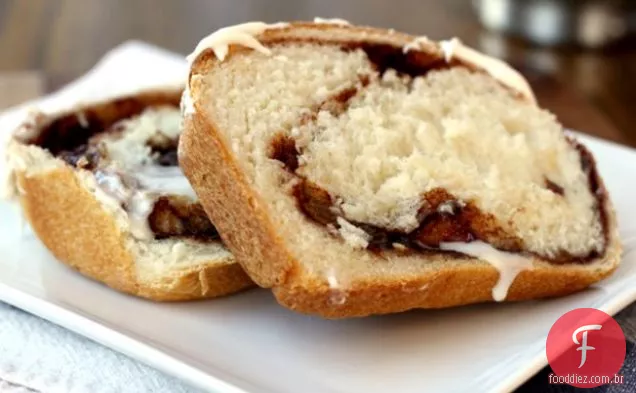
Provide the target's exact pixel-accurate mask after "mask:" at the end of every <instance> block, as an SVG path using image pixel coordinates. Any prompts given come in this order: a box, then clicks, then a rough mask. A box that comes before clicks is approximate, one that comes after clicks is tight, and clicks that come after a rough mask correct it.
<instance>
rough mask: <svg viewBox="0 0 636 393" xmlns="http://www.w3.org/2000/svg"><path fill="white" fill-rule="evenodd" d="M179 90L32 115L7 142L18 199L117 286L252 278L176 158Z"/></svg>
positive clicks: (58, 246)
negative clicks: (226, 244)
mask: <svg viewBox="0 0 636 393" xmlns="http://www.w3.org/2000/svg"><path fill="white" fill-rule="evenodd" d="M180 93H181V91H175V90H157V91H148V92H142V93H138V94H137V95H134V96H129V97H121V98H116V99H113V100H110V101H106V102H100V103H95V104H90V105H86V106H83V107H79V108H76V109H73V110H72V111H70V112H68V113H57V114H50V115H43V114H33V116H32V118H31V119H30V120H29V121H27V122H25V123H24V125H23V126H22V127H21V128H20V129H18V130H17V131H16V133H15V135H14V138H13V140H12V141H11V142H10V145H9V149H8V161H9V166H10V167H11V168H12V170H13V174H12V177H13V185H14V187H15V189H16V194H17V197H18V198H19V201H20V203H21V205H22V207H23V211H24V213H25V216H26V218H27V219H28V221H29V222H30V223H31V226H32V227H33V229H34V231H35V232H36V234H37V235H38V237H39V238H40V239H41V240H42V242H43V243H44V245H45V246H46V247H47V248H48V249H49V250H50V251H51V252H52V254H53V255H54V256H55V257H56V258H57V259H59V260H60V261H61V262H63V263H65V264H67V265H69V266H71V267H72V268H74V269H77V270H78V271H79V272H81V273H82V274H84V275H86V276H88V277H91V278H93V279H95V280H97V281H101V282H103V283H105V284H107V285H108V286H110V287H112V288H114V289H117V290H120V291H123V292H127V293H130V294H134V295H137V296H141V297H145V298H149V299H153V300H158V301H180V300H194V299H201V298H210V297H216V296H221V295H226V294H230V293H233V292H237V291H239V290H241V289H244V288H247V287H250V286H252V285H253V283H252V281H251V280H250V279H249V277H248V276H247V275H246V274H245V272H244V271H243V269H242V268H241V267H240V265H239V264H238V263H236V261H235V259H234V257H233V256H232V254H231V253H230V252H229V251H228V250H227V249H226V248H225V247H224V246H223V244H222V243H221V241H220V239H219V237H218V234H217V232H216V230H215V228H214V226H213V225H212V224H211V223H210V221H209V219H208V218H207V216H206V215H205V213H204V211H203V209H202V208H201V206H200V205H199V203H198V201H197V200H196V197H195V196H194V192H193V191H192V189H191V187H190V185H189V183H188V181H187V179H186V178H185V177H184V176H183V174H182V173H181V171H180V169H179V167H178V165H177V160H176V146H177V141H178V138H179V135H180V126H181V115H180V111H179V107H178V106H179V98H180Z"/></svg>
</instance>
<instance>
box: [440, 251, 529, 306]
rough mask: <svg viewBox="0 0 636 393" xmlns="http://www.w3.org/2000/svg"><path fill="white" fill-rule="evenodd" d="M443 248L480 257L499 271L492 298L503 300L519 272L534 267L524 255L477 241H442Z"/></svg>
mask: <svg viewBox="0 0 636 393" xmlns="http://www.w3.org/2000/svg"><path fill="white" fill-rule="evenodd" d="M439 247H440V248H441V249H442V250H447V251H456V252H460V253H462V254H466V255H470V256H472V257H475V258H479V259H481V260H483V261H485V262H488V263H489V264H491V265H492V266H493V267H494V268H495V269H497V270H498V271H499V280H498V281H497V284H495V286H494V287H493V288H492V298H493V299H494V300H495V301H498V302H501V301H503V300H505V299H506V296H508V290H509V289H510V286H511V285H512V283H513V282H514V280H515V278H516V277H517V275H518V274H519V273H521V272H522V271H524V270H530V269H532V260H530V259H529V258H527V257H524V256H523V255H519V254H513V253H509V252H505V251H500V250H497V249H496V248H494V247H492V246H491V245H489V244H487V243H484V242H480V241H475V242H470V243H459V242H457V243H441V244H440V246H439Z"/></svg>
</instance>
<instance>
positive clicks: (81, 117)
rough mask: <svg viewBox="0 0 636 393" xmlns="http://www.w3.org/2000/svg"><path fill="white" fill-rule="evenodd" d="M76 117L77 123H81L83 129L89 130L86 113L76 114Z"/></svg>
mask: <svg viewBox="0 0 636 393" xmlns="http://www.w3.org/2000/svg"><path fill="white" fill-rule="evenodd" d="M75 117H77V122H78V123H79V125H80V126H82V128H88V126H89V124H88V119H87V118H86V113H84V112H82V111H80V112H77V113H76V114H75Z"/></svg>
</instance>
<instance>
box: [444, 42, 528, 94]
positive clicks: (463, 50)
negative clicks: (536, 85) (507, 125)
mask: <svg viewBox="0 0 636 393" xmlns="http://www.w3.org/2000/svg"><path fill="white" fill-rule="evenodd" d="M439 45H440V48H441V50H442V53H443V54H444V59H445V60H446V62H450V61H451V60H453V58H457V59H460V60H463V61H466V62H468V63H471V64H474V65H476V66H477V67H479V68H481V69H483V70H484V71H486V72H487V73H488V74H490V76H492V77H493V78H495V79H497V80H499V81H500V82H501V83H503V84H504V85H506V86H508V87H510V88H512V89H513V90H516V91H517V92H519V93H521V94H522V95H523V96H524V97H526V98H527V99H528V100H529V101H530V102H532V103H534V104H536V102H537V100H536V98H535V96H534V93H533V92H532V88H531V87H530V84H529V83H528V81H527V80H526V79H525V78H524V77H523V75H521V74H520V73H519V72H518V71H517V70H515V69H514V68H512V67H511V66H509V65H508V64H507V63H506V62H504V61H502V60H500V59H497V58H494V57H491V56H487V55H485V54H483V53H481V52H478V51H476V50H475V49H473V48H470V47H468V46H466V45H464V44H463V43H462V42H461V41H460V40H459V39H457V38H453V39H450V40H447V41H441V42H440V44H439Z"/></svg>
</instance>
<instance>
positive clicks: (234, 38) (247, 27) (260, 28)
mask: <svg viewBox="0 0 636 393" xmlns="http://www.w3.org/2000/svg"><path fill="white" fill-rule="evenodd" d="M288 25H289V24H288V23H275V24H267V23H264V22H247V23H242V24H240V25H235V26H228V27H224V28H222V29H219V30H217V31H215V32H214V33H212V34H210V35H209V36H207V37H205V38H203V39H202V40H201V41H200V42H199V44H198V45H197V46H196V48H195V49H194V51H193V52H192V53H191V54H190V55H188V56H187V57H186V59H187V60H188V62H189V63H190V64H192V63H193V62H194V60H196V58H197V57H199V55H200V54H201V53H203V52H204V51H205V50H207V49H212V51H213V52H214V55H215V56H216V58H217V59H219V60H220V61H223V60H225V57H226V56H227V54H228V51H229V48H230V45H242V46H245V47H248V48H251V49H254V50H256V51H258V52H261V53H263V54H265V55H270V54H271V52H270V50H269V49H267V48H266V47H264V46H263V45H262V44H261V43H260V42H259V41H258V40H257V39H256V38H255V36H257V35H259V34H261V33H263V32H264V31H265V30H269V29H279V28H283V27H285V26H288Z"/></svg>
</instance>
